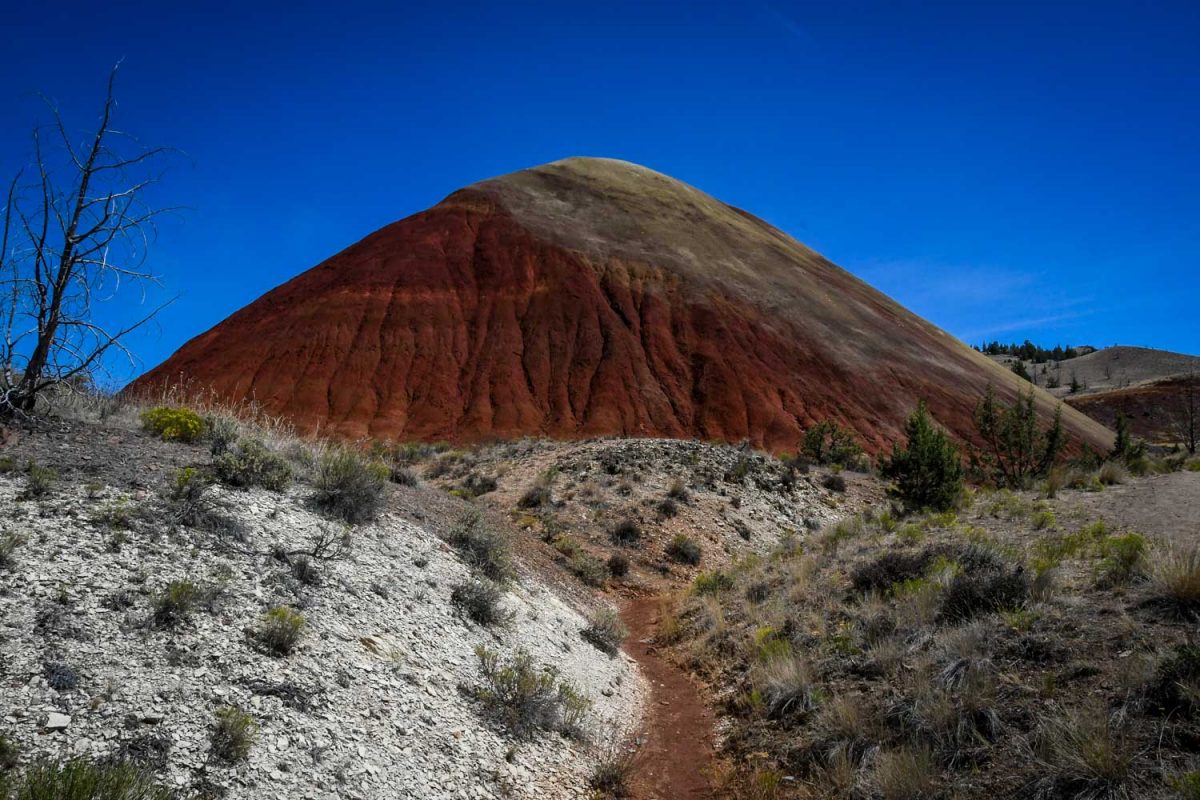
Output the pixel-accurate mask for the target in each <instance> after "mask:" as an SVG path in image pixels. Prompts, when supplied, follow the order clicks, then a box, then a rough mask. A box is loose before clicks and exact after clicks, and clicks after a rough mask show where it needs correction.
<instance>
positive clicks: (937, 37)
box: [0, 0, 1200, 367]
mask: <svg viewBox="0 0 1200 800" xmlns="http://www.w3.org/2000/svg"><path fill="white" fill-rule="evenodd" d="M250 5H259V6H260V8H259V9H258V10H248V9H247V8H246V7H245V6H250ZM985 5H990V6H991V7H990V8H986V7H985ZM5 6H6V10H5V12H4V14H3V17H4V20H3V23H2V24H0V74H3V75H4V78H3V81H2V84H0V107H2V108H4V109H5V114H4V124H3V126H2V129H0V169H2V170H3V174H4V175H7V174H10V173H11V171H12V170H14V169H15V168H17V167H18V166H20V165H21V164H23V163H25V159H26V157H27V155H28V152H29V148H28V138H27V133H28V130H27V129H28V127H29V125H31V124H32V123H33V122H35V121H37V120H44V119H45V118H46V114H45V111H44V108H43V107H42V106H41V105H40V101H39V100H38V98H37V96H36V92H38V91H41V92H44V93H46V94H47V95H49V96H51V97H53V98H54V100H55V101H56V102H57V103H58V104H59V106H60V107H61V108H63V109H64V111H65V112H66V113H67V115H68V117H69V119H70V120H71V121H72V122H73V123H74V124H76V125H77V126H79V127H81V128H82V127H84V126H86V125H87V124H88V123H90V122H91V121H92V119H93V118H94V115H95V111H96V107H97V104H98V102H99V99H100V94H101V91H102V88H103V81H104V79H105V76H106V71H107V69H108V68H109V67H110V66H111V65H112V64H113V63H114V62H115V61H117V60H118V59H121V58H123V59H124V62H123V66H122V68H121V72H120V78H119V98H120V103H121V106H120V114H121V119H120V123H121V125H122V126H123V127H124V128H125V129H127V130H130V131H132V132H135V133H136V134H138V135H139V136H140V137H141V138H142V139H143V140H145V141H147V142H149V143H153V144H164V145H171V146H174V147H177V148H179V149H180V150H182V151H184V152H185V153H186V155H185V156H183V157H180V158H177V159H176V160H175V162H174V166H173V168H172V169H171V171H170V172H169V174H168V175H167V180H166V183H165V184H164V185H163V187H162V188H161V189H160V190H159V197H161V198H162V200H163V202H165V203H170V204H182V205H187V206H189V207H191V209H192V210H190V211H188V212H186V213H184V214H182V215H179V216H178V217H173V218H171V219H170V220H168V221H167V223H166V224H165V225H164V226H163V228H162V231H161V234H160V237H159V240H158V243H157V245H156V247H155V249H154V251H153V264H154V265H155V266H156V267H157V268H158V269H159V271H160V272H161V273H162V274H163V275H164V276H165V279H166V284H167V287H168V289H169V291H170V292H171V293H178V294H180V295H181V297H180V298H179V300H178V301H177V302H176V303H175V305H174V306H172V307H171V308H170V309H169V310H168V311H167V313H165V314H164V315H163V316H162V318H161V325H160V326H159V328H158V329H157V330H155V331H153V332H151V333H149V334H148V335H145V336H140V337H139V338H138V339H137V340H136V341H135V342H134V344H135V347H136V349H137V350H138V352H139V354H140V356H141V358H142V359H143V361H144V366H145V367H149V366H153V365H154V364H156V363H158V362H159V361H161V360H162V359H163V358H165V357H166V356H167V355H169V354H170V352H171V351H173V350H174V349H175V348H176V347H177V346H179V345H180V344H181V343H182V342H184V341H185V340H186V339H188V338H190V337H191V336H193V335H195V334H197V333H200V332H201V331H203V330H205V329H206V328H208V327H209V326H211V325H212V324H214V323H216V322H218V321H219V320H220V319H222V318H223V317H225V316H226V315H228V314H229V313H230V312H232V311H234V310H236V309H237V308H239V307H240V306H242V305H244V304H245V303H247V302H249V301H251V300H253V299H254V298H255V297H257V296H258V295H260V294H261V293H262V292H264V291H265V290H267V289H269V288H271V287H272V286H275V285H277V284H279V283H281V282H283V281H284V280H286V279H288V278H290V277H292V276H293V275H295V274H297V273H299V272H301V271H302V270H304V269H307V268H308V267H311V266H313V265H315V264H317V263H318V262H320V261H321V260H323V259H324V258H326V257H328V256H329V255H332V254H333V253H335V252H337V251H338V250H340V249H342V248H343V247H345V246H347V245H349V244H351V243H353V242H354V241H356V240H358V239H359V238H361V237H363V236H365V235H366V234H368V233H370V232H371V231H373V230H375V229H376V228H378V227H380V226H382V225H384V224H386V223H388V222H391V221H393V220H396V219H400V218H402V217H404V216H407V215H409V214H411V213H414V212H416V211H419V210H421V209H423V208H425V207H427V206H429V205H431V204H433V203H435V202H437V201H438V200H439V199H441V198H442V197H443V196H445V195H446V194H448V193H449V192H451V191H452V190H454V189H456V188H458V187H460V186H463V185H465V184H468V183H471V182H473V181H476V180H479V179H482V178H486V177H489V176H492V175H496V174H500V173H504V172H509V171H512V170H516V169H520V168H523V167H526V166H531V165H534V164H539V163H542V162H546V161H551V160H554V159H557V158H562V157H565V156H570V155H602V156H611V157H616V158H623V159H628V160H631V161H635V162H638V163H641V164H645V165H647V166H649V167H652V168H654V169H657V170H660V171H662V172H665V173H668V174H670V175H673V176H675V177H678V178H680V179H682V180H684V181H687V182H688V183H691V184H693V185H695V186H697V187H699V188H701V189H703V190H705V191H707V192H709V193H711V194H713V195H715V196H717V197H719V198H721V199H723V200H725V201H727V202H730V203H733V204H735V205H738V206H740V207H742V208H745V209H747V210H749V211H751V212H753V213H755V214H758V215H759V216H761V217H764V218H765V219H767V220H768V221H770V222H772V223H774V224H775V225H778V226H779V227H781V228H782V229H784V230H785V231H787V232H789V233H791V234H792V235H794V236H796V237H797V238H799V239H800V240H801V241H804V242H805V243H807V244H809V245H810V246H812V247H814V248H816V249H817V250H819V251H821V252H822V253H824V254H825V255H827V256H828V257H829V258H831V259H833V260H834V261H836V262H837V263H839V264H841V265H842V266H844V267H846V268H847V269H849V270H851V271H852V272H854V273H856V274H858V275H859V276H861V277H863V278H864V279H866V280H867V281H869V282H871V283H872V284H874V285H875V286H877V287H879V288H880V289H882V290H883V291H885V292H887V293H888V294H890V295H892V296H893V297H895V298H896V299H898V300H899V301H901V302H902V303H904V304H906V305H908V306H909V307H910V308H912V309H913V310H915V311H916V312H917V313H920V314H922V315H924V316H926V317H928V318H929V319H931V320H933V321H934V322H936V323H938V324H939V325H941V326H943V327H945V328H946V329H948V330H949V331H950V332H952V333H954V334H956V335H958V336H960V337H962V338H964V339H966V340H967V341H969V342H971V343H976V342H978V341H980V340H982V339H984V338H993V337H995V338H1000V339H1003V340H1009V339H1018V340H1019V339H1022V338H1025V337H1029V338H1032V339H1035V340H1037V341H1039V342H1044V343H1047V344H1053V343H1055V342H1063V343H1068V342H1069V343H1075V344H1077V343H1091V344H1096V345H1104V344H1111V343H1116V342H1119V343H1123V344H1143V345H1148V346H1154V347H1163V348H1168V349H1174V350H1182V351H1188V352H1193V353H1198V352H1200V323H1198V321H1197V320H1198V317H1200V314H1198V311H1197V305H1198V304H1197V301H1198V300H1200V280H1198V279H1197V274H1198V272H1200V270H1198V267H1200V221H1198V220H1200V192H1198V189H1200V147H1197V142H1198V141H1200V47H1198V46H1197V42H1198V41H1200V4H1197V3H1195V2H1182V3H1145V2H1127V3H1103V2H1087V3H1075V4H1064V3H1054V2H1049V3H1044V2H1038V3H1020V2H996V3H992V4H984V3H976V2H970V3H964V2H828V0H824V1H823V2H814V3H798V2H790V3H789V2H782V0H779V1H778V2H771V3H764V2H754V0H743V1H742V2H728V3H697V2H679V3H674V2H651V1H650V0H643V2H621V1H620V0H605V2H597V3H585V2H574V1H572V2H560V3H548V2H547V3H517V2H505V3H498V2H493V3H473V2H455V3H448V4H442V3H428V2H427V3H421V4H419V5H415V4H414V5H412V6H411V7H410V6H406V5H405V4H403V3H390V4H384V3H375V4H373V3H354V2H341V3H338V4H336V5H335V4H334V3H312V2H289V3H286V4H278V5H277V7H275V8H271V7H269V4H252V3H224V2H210V3H203V4H201V3H175V2H165V3H164V2H161V0H159V2H154V3H144V4H137V3H127V2H122V0H114V1H113V2H107V3H94V2H88V3H82V2H76V1H75V0H66V2H59V3H55V4H49V3H44V2H27V1H26V0H15V2H14V1H13V0H9V2H7V3H6V4H5Z"/></svg>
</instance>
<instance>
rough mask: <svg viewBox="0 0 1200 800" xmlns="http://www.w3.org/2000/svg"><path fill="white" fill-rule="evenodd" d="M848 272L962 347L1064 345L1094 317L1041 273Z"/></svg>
mask: <svg viewBox="0 0 1200 800" xmlns="http://www.w3.org/2000/svg"><path fill="white" fill-rule="evenodd" d="M851 271H852V272H854V273H855V274H856V275H858V276H859V277H861V278H862V279H863V280H865V281H867V282H868V283H870V284H872V285H873V286H875V287H876V288H878V289H880V290H881V291H883V292H885V293H887V294H888V295H890V296H891V297H893V298H894V299H895V300H896V301H898V302H899V303H901V304H903V305H904V306H907V307H908V308H910V309H911V310H912V311H914V312H915V313H917V314H920V315H921V316H923V317H925V318H926V319H929V320H930V321H932V322H934V323H935V324H937V325H939V326H941V327H942V328H945V329H946V330H947V331H949V332H950V333H952V334H954V335H955V336H958V337H959V338H961V339H963V340H964V341H968V342H971V343H977V342H978V341H979V340H980V339H984V338H988V337H995V336H1000V335H1003V334H1017V335H1018V338H1024V337H1026V336H1028V337H1030V338H1041V339H1043V340H1045V341H1048V342H1050V341H1056V342H1057V341H1061V342H1063V343H1066V342H1067V341H1070V340H1071V336H1072V335H1076V334H1078V326H1077V325H1075V324H1074V323H1076V322H1077V321H1079V320H1082V319H1084V318H1086V317H1090V316H1092V315H1094V314H1096V313H1098V312H1099V311H1100V310H1101V309H1100V308H1098V306H1097V302H1096V298H1095V297H1094V296H1093V295H1092V294H1089V293H1080V292H1078V290H1077V287H1076V286H1074V285H1065V284H1063V283H1062V282H1060V281H1058V280H1056V279H1055V278H1054V277H1053V275H1052V274H1051V273H1049V272H1047V271H1046V270H1040V271H1034V270H1022V269H1012V268H1006V267H991V266H982V265H956V264H944V263H938V262H932V261H925V260H897V261H869V262H864V263H861V264H858V265H856V266H855V267H853V268H851Z"/></svg>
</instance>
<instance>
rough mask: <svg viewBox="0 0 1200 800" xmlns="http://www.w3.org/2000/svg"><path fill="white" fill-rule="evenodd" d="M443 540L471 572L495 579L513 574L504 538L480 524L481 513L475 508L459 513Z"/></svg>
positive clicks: (501, 579)
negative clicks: (456, 552)
mask: <svg viewBox="0 0 1200 800" xmlns="http://www.w3.org/2000/svg"><path fill="white" fill-rule="evenodd" d="M446 540H447V541H448V542H449V543H450V546H451V547H453V548H454V549H455V550H457V551H458V554H459V556H460V557H461V558H462V560H463V561H464V562H466V564H467V566H469V567H470V568H471V569H472V570H473V571H474V572H477V573H479V574H481V575H483V576H485V577H487V578H488V579H490V580H492V581H496V582H498V583H504V582H506V581H509V580H511V579H512V578H513V577H514V576H515V574H516V573H515V571H514V569H513V564H512V553H511V551H510V549H509V545H508V539H507V538H505V536H504V534H502V533H499V532H498V531H495V530H492V529H491V528H489V527H487V526H486V525H484V521H483V516H482V515H481V514H480V513H479V512H478V511H476V510H475V509H470V510H468V511H466V512H465V513H464V514H463V515H462V516H461V517H459V520H458V522H457V523H456V524H455V526H454V527H453V528H451V529H450V533H449V534H448V535H447V537H446Z"/></svg>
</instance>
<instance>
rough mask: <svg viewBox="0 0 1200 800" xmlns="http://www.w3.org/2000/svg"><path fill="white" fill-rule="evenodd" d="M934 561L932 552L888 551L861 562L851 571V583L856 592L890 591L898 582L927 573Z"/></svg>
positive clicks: (913, 578)
mask: <svg viewBox="0 0 1200 800" xmlns="http://www.w3.org/2000/svg"><path fill="white" fill-rule="evenodd" d="M931 561H932V556H931V554H930V553H927V552H926V553H899V552H895V551H892V552H886V553H884V554H883V555H881V556H879V557H878V558H876V559H873V560H871V561H867V562H866V563H863V564H859V565H858V566H857V567H855V568H854V570H853V571H852V572H851V573H850V585H851V586H853V587H854V590H855V591H856V592H860V593H862V594H866V593H867V592H890V591H892V589H893V587H895V586H896V585H897V584H901V583H904V582H905V581H910V580H915V579H918V578H921V577H923V576H924V575H925V572H926V571H927V570H928V569H929V565H930V563H931Z"/></svg>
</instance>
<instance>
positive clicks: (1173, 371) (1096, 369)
mask: <svg viewBox="0 0 1200 800" xmlns="http://www.w3.org/2000/svg"><path fill="white" fill-rule="evenodd" d="M993 358H994V360H995V361H997V362H998V363H1000V364H1003V365H1005V366H1007V367H1010V368H1011V367H1012V366H1013V365H1014V364H1015V363H1016V361H1017V359H1016V358H1015V357H1013V356H1008V355H1000V356H994V357H993ZM1022 363H1024V365H1025V369H1026V370H1027V371H1028V372H1029V374H1030V376H1031V377H1032V378H1033V379H1034V382H1035V383H1036V384H1037V385H1038V386H1041V387H1042V388H1044V389H1046V390H1047V391H1049V392H1050V393H1051V394H1053V395H1056V396H1058V397H1067V396H1068V395H1085V394H1094V393H1097V392H1104V391H1109V390H1111V389H1128V388H1131V387H1133V386H1137V385H1138V384H1142V383H1147V382H1151V381H1158V380H1162V379H1164V378H1169V377H1172V376H1181V375H1188V374H1190V373H1200V356H1190V355H1186V354H1184V353H1172V352H1170V351H1168V350H1155V349H1153V348H1149V347H1129V346H1127V345H1117V346H1115V347H1105V348H1104V349H1102V350H1095V351H1093V352H1090V353H1087V354H1085V355H1081V356H1078V357H1076V358H1068V359H1064V360H1062V361H1048V362H1045V363H1042V364H1035V363H1033V362H1032V361H1024V362H1022ZM1056 384H1057V385H1056ZM1073 387H1074V389H1073Z"/></svg>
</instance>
